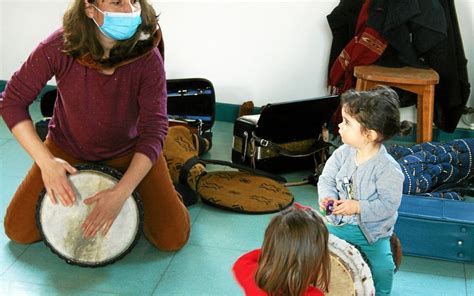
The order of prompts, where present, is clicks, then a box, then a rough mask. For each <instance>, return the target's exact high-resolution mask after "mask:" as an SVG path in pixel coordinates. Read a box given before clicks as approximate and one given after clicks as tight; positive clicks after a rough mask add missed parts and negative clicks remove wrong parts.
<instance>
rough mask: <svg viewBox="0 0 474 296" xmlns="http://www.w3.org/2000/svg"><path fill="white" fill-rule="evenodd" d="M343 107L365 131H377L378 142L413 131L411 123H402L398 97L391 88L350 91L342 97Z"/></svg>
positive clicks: (382, 87)
mask: <svg viewBox="0 0 474 296" xmlns="http://www.w3.org/2000/svg"><path fill="white" fill-rule="evenodd" d="M341 106H342V108H343V109H344V111H345V112H346V113H347V114H349V115H350V116H352V117H354V118H355V119H356V120H357V121H358V122H359V123H360V124H361V125H362V128H363V129H365V130H374V131H376V132H377V134H378V135H379V137H378V139H377V142H383V141H386V140H389V139H390V138H392V137H393V136H395V135H397V134H400V135H407V134H409V133H410V131H411V128H412V124H411V123H410V122H409V121H406V120H404V121H403V122H400V111H399V107H400V106H399V100H398V95H397V93H396V92H395V91H394V90H393V89H391V88H389V87H385V86H377V87H376V88H374V89H372V90H369V91H354V90H349V91H347V92H345V93H343V94H342V95H341Z"/></svg>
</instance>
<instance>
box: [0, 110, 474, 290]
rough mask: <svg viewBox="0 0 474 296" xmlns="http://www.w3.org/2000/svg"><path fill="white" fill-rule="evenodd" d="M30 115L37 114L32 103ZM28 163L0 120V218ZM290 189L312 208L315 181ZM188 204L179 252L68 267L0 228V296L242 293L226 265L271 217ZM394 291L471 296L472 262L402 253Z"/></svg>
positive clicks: (223, 141)
mask: <svg viewBox="0 0 474 296" xmlns="http://www.w3.org/2000/svg"><path fill="white" fill-rule="evenodd" d="M32 114H33V118H34V119H35V120H36V119H38V118H39V111H38V104H37V103H35V104H34V105H33V106H32ZM232 127H233V125H232V124H231V123H227V122H216V124H215V127H214V129H213V132H214V146H213V148H212V150H211V152H210V153H208V155H206V157H209V158H214V159H225V160H229V159H230V152H231V143H232ZM30 165H31V160H30V158H29V157H28V156H27V155H26V153H25V152H24V151H23V150H22V149H21V148H20V146H19V145H18V144H17V143H16V141H15V140H14V139H13V138H12V136H11V135H10V133H9V131H8V130H7V128H6V127H5V125H4V123H3V121H1V120H0V216H2V217H3V216H4V212H5V209H6V207H7V205H8V203H9V199H10V198H11V196H12V194H13V192H14V191H15V190H16V187H17V186H18V184H19V183H20V182H21V180H22V177H23V176H24V174H25V173H26V171H27V169H28V168H29V166H30ZM210 169H219V168H216V167H215V168H210ZM305 175H306V174H305V173H295V174H292V175H287V177H288V178H289V179H299V178H301V177H302V176H305ZM291 191H292V193H293V194H294V195H295V198H296V200H297V201H298V202H300V203H302V204H305V205H311V206H315V204H316V197H317V196H316V189H315V188H314V187H312V186H309V185H308V186H300V187H292V188H291ZM189 210H190V213H191V216H192V223H193V224H192V232H191V237H190V240H189V243H188V244H187V245H186V246H185V247H184V248H183V249H182V250H181V251H179V252H174V253H164V252H159V251H157V250H156V249H155V248H153V247H152V246H151V245H150V244H149V243H148V242H147V241H146V240H145V239H144V238H141V239H140V241H139V243H138V245H137V246H136V247H135V248H134V249H133V250H132V252H131V253H130V254H129V255H127V256H126V257H125V258H124V259H122V260H121V261H119V262H116V263H115V264H113V265H110V266H107V267H104V268H98V269H89V268H81V267H76V266H70V265H67V264H66V263H64V262H63V261H62V260H60V259H59V258H58V257H56V255H54V254H53V253H51V252H50V250H49V249H48V248H47V247H46V246H45V245H44V244H43V243H36V244H33V245H29V246H25V245H18V244H15V243H12V242H10V241H9V240H8V239H7V238H6V236H5V235H4V234H3V231H0V295H110V294H115V295H117V294H120V295H152V294H153V295H242V292H241V290H240V288H239V287H238V285H237V284H236V283H235V282H234V279H233V276H232V273H231V266H232V264H233V262H234V261H235V260H236V259H237V258H238V257H239V256H240V255H241V254H243V253H244V252H246V251H249V250H251V249H254V248H257V247H259V246H260V244H261V243H262V238H263V233H264V230H265V228H266V226H267V224H268V222H269V220H270V218H271V217H272V215H244V214H237V213H232V212H226V211H222V210H218V209H214V208H211V207H209V206H206V205H203V204H202V203H198V204H196V205H193V206H191V207H190V208H189ZM1 221H2V222H3V219H2V220H1ZM427 247H429V246H427ZM392 295H399V296H402V295H403V296H408V295H431V296H433V295H443V296H444V295H462V296H466V295H471V296H474V265H469V264H460V263H452V262H445V261H440V260H430V259H423V258H416V257H408V256H405V257H404V260H403V263H402V266H401V268H400V270H399V271H398V273H397V274H396V275H395V282H394V288H393V294H392Z"/></svg>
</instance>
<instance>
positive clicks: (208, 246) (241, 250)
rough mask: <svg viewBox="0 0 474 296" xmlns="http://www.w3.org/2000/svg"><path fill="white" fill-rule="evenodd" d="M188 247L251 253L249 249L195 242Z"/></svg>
mask: <svg viewBox="0 0 474 296" xmlns="http://www.w3.org/2000/svg"><path fill="white" fill-rule="evenodd" d="M188 245H192V246H196V247H205V248H211V249H219V250H226V251H239V252H247V251H249V250H247V249H236V248H229V247H219V246H211V245H205V244H199V243H195V242H189V243H188Z"/></svg>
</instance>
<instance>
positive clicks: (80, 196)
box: [36, 164, 143, 267]
mask: <svg viewBox="0 0 474 296" xmlns="http://www.w3.org/2000/svg"><path fill="white" fill-rule="evenodd" d="M76 168H77V170H78V171H77V173H76V174H75V175H69V176H68V178H69V182H70V183H71V185H72V187H73V190H74V193H75V195H76V201H75V204H74V205H73V206H72V207H64V206H63V205H62V204H61V203H60V202H58V204H56V205H54V204H53V203H52V202H51V199H50V198H49V196H48V194H47V193H46V191H43V192H42V193H41V195H40V198H39V200H38V204H37V207H36V222H37V224H38V228H39V230H40V233H41V236H42V237H43V241H44V242H45V244H46V245H47V246H48V247H49V248H50V249H51V250H52V251H53V252H54V253H55V254H57V255H58V256H59V257H60V258H62V259H64V260H65V261H66V262H67V263H69V264H74V265H79V266H86V267H99V266H104V265H107V264H111V263H114V262H115V261H117V260H119V259H121V258H123V257H124V256H125V255H126V254H128V253H129V252H130V251H131V249H132V248H133V247H134V246H135V244H136V243H137V241H138V238H139V236H140V233H141V229H142V224H143V208H142V204H141V202H140V199H139V197H138V194H137V193H133V194H132V196H130V197H129V198H128V199H127V200H126V201H125V203H124V205H123V208H122V210H121V211H120V213H119V215H118V216H117V218H116V219H115V221H114V223H113V224H112V226H111V227H110V229H109V232H108V233H107V235H106V236H103V235H102V233H101V232H100V231H99V232H98V233H97V234H96V235H95V236H94V237H91V238H83V236H82V227H81V226H82V223H83V222H84V220H85V219H86V217H87V215H88V214H89V213H90V212H91V210H92V209H93V207H94V204H93V205H91V206H88V205H85V204H84V203H83V200H84V199H86V198H88V197H90V196H91V195H93V194H95V193H97V192H99V191H102V190H105V189H108V188H111V187H113V186H115V184H117V182H118V180H119V179H120V178H121V177H122V174H121V173H120V172H119V171H117V170H115V169H113V168H109V167H105V166H98V165H91V164H83V165H79V166H77V167H76Z"/></svg>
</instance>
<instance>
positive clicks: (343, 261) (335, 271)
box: [325, 234, 375, 296]
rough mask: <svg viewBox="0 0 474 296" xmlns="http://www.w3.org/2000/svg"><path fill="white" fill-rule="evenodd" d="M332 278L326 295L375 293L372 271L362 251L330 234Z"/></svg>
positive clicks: (358, 295) (340, 295)
mask: <svg viewBox="0 0 474 296" xmlns="http://www.w3.org/2000/svg"><path fill="white" fill-rule="evenodd" d="M329 250H330V251H331V280H330V284H329V292H328V293H326V294H325V295H329V296H330V295H334V296H336V295H337V296H345V295H348V296H350V295H357V296H366V295H367V296H370V295H375V287H374V282H373V280H372V273H371V272H370V268H369V266H368V265H367V263H366V262H365V261H364V259H363V258H362V256H361V254H360V252H359V251H358V250H357V249H356V248H355V247H354V246H353V245H351V244H349V243H348V242H346V241H345V240H342V239H340V238H338V237H336V236H334V235H332V234H330V235H329Z"/></svg>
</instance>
